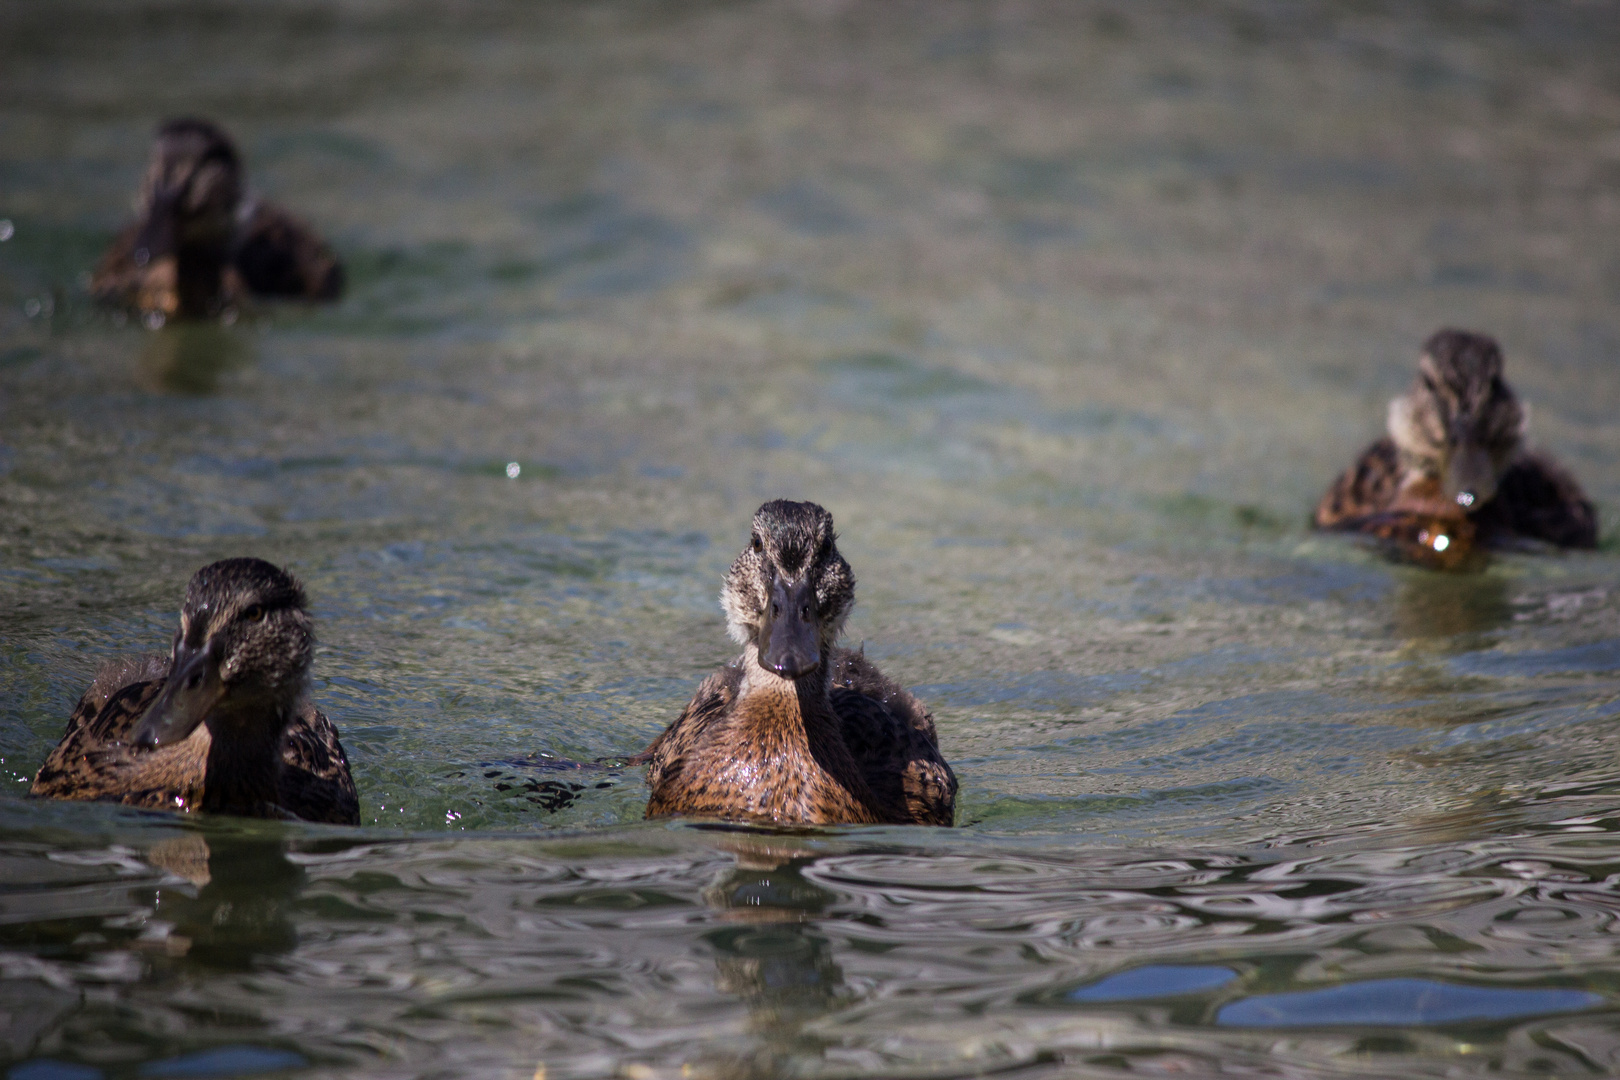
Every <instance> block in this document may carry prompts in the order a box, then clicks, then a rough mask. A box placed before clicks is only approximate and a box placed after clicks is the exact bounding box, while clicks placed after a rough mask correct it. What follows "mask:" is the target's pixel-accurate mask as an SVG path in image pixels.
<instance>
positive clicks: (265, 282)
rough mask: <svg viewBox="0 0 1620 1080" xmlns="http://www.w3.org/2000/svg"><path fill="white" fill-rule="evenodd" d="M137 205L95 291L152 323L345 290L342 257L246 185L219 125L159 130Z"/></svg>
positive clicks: (331, 296)
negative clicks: (254, 301)
mask: <svg viewBox="0 0 1620 1080" xmlns="http://www.w3.org/2000/svg"><path fill="white" fill-rule="evenodd" d="M136 209H137V212H138V216H137V219H136V220H135V221H134V222H133V223H131V224H130V225H129V226H128V227H126V228H125V229H124V231H123V232H121V233H119V234H118V236H117V237H116V238H115V239H114V240H113V243H112V246H111V247H110V248H109V249H108V250H107V253H106V254H105V255H103V256H102V258H101V262H100V263H98V264H97V266H96V269H95V271H94V273H93V274H92V275H91V279H90V291H91V292H92V293H93V294H94V295H95V297H96V299H98V300H100V301H102V302H103V303H106V304H111V305H116V306H118V307H123V308H128V309H131V310H134V311H136V312H139V313H140V314H141V316H142V317H143V319H144V320H145V321H146V324H147V325H148V326H154V327H155V326H161V325H162V324H163V323H164V322H165V321H167V320H169V319H174V318H184V319H199V318H214V317H217V316H221V315H228V314H229V313H231V312H233V311H234V310H235V309H236V306H237V305H238V304H240V303H241V302H242V301H244V300H246V299H247V298H249V297H250V296H275V297H289V298H302V299H306V300H335V299H337V297H338V296H339V295H340V294H341V293H342V292H343V268H342V266H341V265H340V264H339V263H338V260H337V257H336V256H334V255H333V254H332V251H331V249H330V248H328V247H327V245H326V243H325V241H323V240H322V239H321V238H320V237H319V236H317V235H316V234H315V233H314V232H313V231H312V230H311V229H310V228H309V226H307V225H305V224H304V223H303V222H301V221H299V220H298V219H297V218H295V217H293V216H292V215H291V214H289V213H287V212H286V211H285V210H282V209H281V208H279V207H277V206H275V205H273V204H271V203H268V202H264V201H262V200H260V199H258V198H256V197H254V196H253V195H252V194H251V193H250V192H249V191H248V189H247V183H246V179H245V178H244V176H243V172H242V159H241V155H240V154H238V153H237V150H236V145H235V144H234V143H233V142H232V141H231V138H230V136H229V135H227V134H225V132H224V130H223V129H222V128H220V127H219V126H218V125H217V124H213V123H211V122H209V121H207V120H199V119H193V118H186V119H179V120H170V121H168V122H167V123H165V124H163V126H162V127H160V128H159V129H158V133H157V138H156V140H155V141H154V142H153V144H152V156H151V159H150V161H149V162H148V163H147V168H146V177H145V179H144V180H143V181H142V183H141V189H140V194H139V196H138V197H137V199H136Z"/></svg>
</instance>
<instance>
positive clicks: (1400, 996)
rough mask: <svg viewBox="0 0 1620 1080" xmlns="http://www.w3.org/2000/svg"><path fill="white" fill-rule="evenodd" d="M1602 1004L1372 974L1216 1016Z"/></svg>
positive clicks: (1356, 1018)
mask: <svg viewBox="0 0 1620 1080" xmlns="http://www.w3.org/2000/svg"><path fill="white" fill-rule="evenodd" d="M1601 1004H1603V998H1602V997H1600V996H1598V995H1597V994H1593V993H1588V992H1587V991H1585V990H1520V989H1516V988H1512V987H1486V986H1457V985H1454V984H1452V983H1443V982H1431V981H1429V980H1427V979H1375V980H1373V981H1371V982H1360V983H1352V984H1350V985H1348V986H1334V987H1329V988H1328V989H1326V990H1302V991H1299V992H1297V993H1291V994H1266V995H1264V996H1261V997H1252V998H1247V999H1245V1000H1243V1001H1234V1002H1233V1003H1232V1004H1230V1005H1227V1006H1225V1007H1224V1008H1222V1009H1221V1011H1220V1012H1219V1013H1218V1014H1217V1015H1216V1018H1215V1019H1216V1023H1218V1024H1223V1025H1225V1026H1228V1027H1322V1026H1329V1025H1332V1026H1339V1025H1345V1024H1384V1025H1391V1026H1396V1027H1413V1026H1419V1025H1424V1024H1454V1023H1459V1022H1461V1021H1464V1020H1510V1019H1513V1018H1515V1017H1520V1016H1538V1015H1541V1014H1543V1013H1558V1012H1576V1011H1578V1010H1581V1009H1590V1008H1592V1007H1594V1006H1596V1005H1601Z"/></svg>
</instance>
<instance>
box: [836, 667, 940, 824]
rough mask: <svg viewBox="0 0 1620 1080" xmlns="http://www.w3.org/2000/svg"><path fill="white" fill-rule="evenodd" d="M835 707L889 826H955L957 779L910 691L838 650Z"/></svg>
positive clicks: (927, 716)
mask: <svg viewBox="0 0 1620 1080" xmlns="http://www.w3.org/2000/svg"><path fill="white" fill-rule="evenodd" d="M832 684H833V686H832V695H831V696H832V705H833V710H834V711H835V712H836V713H837V714H838V718H839V720H841V721H842V722H843V735H844V743H845V744H846V745H847V746H848V747H849V752H850V754H851V755H853V756H854V758H855V762H856V764H857V765H858V766H859V767H860V769H861V773H862V775H863V777H864V778H865V780H866V784H867V787H869V788H870V789H871V790H872V796H873V798H874V799H875V800H876V801H877V803H878V806H879V807H880V808H881V809H882V810H883V813H884V817H885V819H886V820H889V821H894V822H901V823H905V822H909V823H914V824H918V825H950V824H952V822H953V821H954V819H955V815H956V774H955V773H953V772H952V771H951V767H950V765H948V764H947V763H946V761H945V758H944V757H943V756H942V755H941V754H940V752H939V736H938V734H937V733H936V732H935V729H934V718H933V716H932V715H930V714H929V713H928V711H927V710H926V709H924V708H923V705H922V702H920V701H918V700H917V699H916V698H915V697H914V696H913V695H912V694H911V693H910V692H909V691H907V690H906V689H904V688H903V687H901V686H900V685H899V684H898V683H895V682H894V681H893V680H891V679H889V678H887V677H886V676H884V674H883V673H882V672H880V671H879V670H878V669H877V667H876V666H875V665H873V664H872V662H871V661H869V660H867V659H866V656H865V654H864V653H858V652H851V651H849V650H847V649H839V650H836V651H835V652H834V654H833V665H832Z"/></svg>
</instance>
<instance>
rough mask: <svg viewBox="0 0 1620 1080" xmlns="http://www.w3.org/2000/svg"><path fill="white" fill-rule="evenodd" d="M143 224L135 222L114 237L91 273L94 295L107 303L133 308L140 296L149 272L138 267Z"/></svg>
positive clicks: (91, 290) (92, 292) (92, 293)
mask: <svg viewBox="0 0 1620 1080" xmlns="http://www.w3.org/2000/svg"><path fill="white" fill-rule="evenodd" d="M140 234H141V223H140V222H138V221H132V222H130V223H129V224H128V225H126V226H125V227H124V228H123V229H122V230H120V231H119V233H118V235H117V236H115V237H113V242H112V243H111V244H110V245H108V247H107V250H106V252H105V253H104V254H103V255H102V256H101V261H100V262H98V263H96V268H95V269H94V270H92V271H91V272H90V295H91V296H94V297H95V298H96V299H97V300H98V301H100V302H101V303H103V304H111V305H114V306H118V307H131V306H133V305H134V303H135V298H136V297H137V296H138V295H139V294H140V291H141V282H142V281H143V280H144V279H145V277H146V271H145V270H144V269H143V268H141V267H139V266H137V265H136V264H135V240H136V239H137V238H138V237H139V236H140Z"/></svg>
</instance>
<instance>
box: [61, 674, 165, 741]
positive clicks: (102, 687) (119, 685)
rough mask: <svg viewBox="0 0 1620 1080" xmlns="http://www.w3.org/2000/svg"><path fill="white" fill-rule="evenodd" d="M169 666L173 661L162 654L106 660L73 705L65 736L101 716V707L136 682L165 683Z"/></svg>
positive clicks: (63, 735) (63, 733)
mask: <svg viewBox="0 0 1620 1080" xmlns="http://www.w3.org/2000/svg"><path fill="white" fill-rule="evenodd" d="M168 670H169V661H168V659H167V658H166V657H162V656H121V657H119V658H118V659H116V660H109V661H107V662H106V663H105V664H102V665H101V667H100V668H99V669H98V670H97V671H96V677H95V678H94V679H92V680H90V688H89V689H88V690H86V691H85V692H84V694H83V695H82V696H81V697H80V698H79V703H78V704H77V705H75V706H74V707H73V715H71V716H69V717H68V723H67V730H65V731H64V732H62V738H63V740H64V741H65V740H66V739H67V738H68V737H69V736H70V735H72V734H73V733H74V732H76V731H78V730H79V729H80V728H82V727H84V726H85V725H86V724H89V723H91V722H93V721H94V720H95V719H96V717H98V716H100V715H101V710H102V709H104V708H106V706H107V702H109V701H111V700H112V697H113V695H114V694H116V693H118V691H120V690H122V689H123V688H124V687H126V686H130V685H133V684H134V683H143V682H151V681H153V680H156V681H157V682H158V683H159V684H160V685H161V684H162V682H163V678H164V676H165V675H167V674H168Z"/></svg>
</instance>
